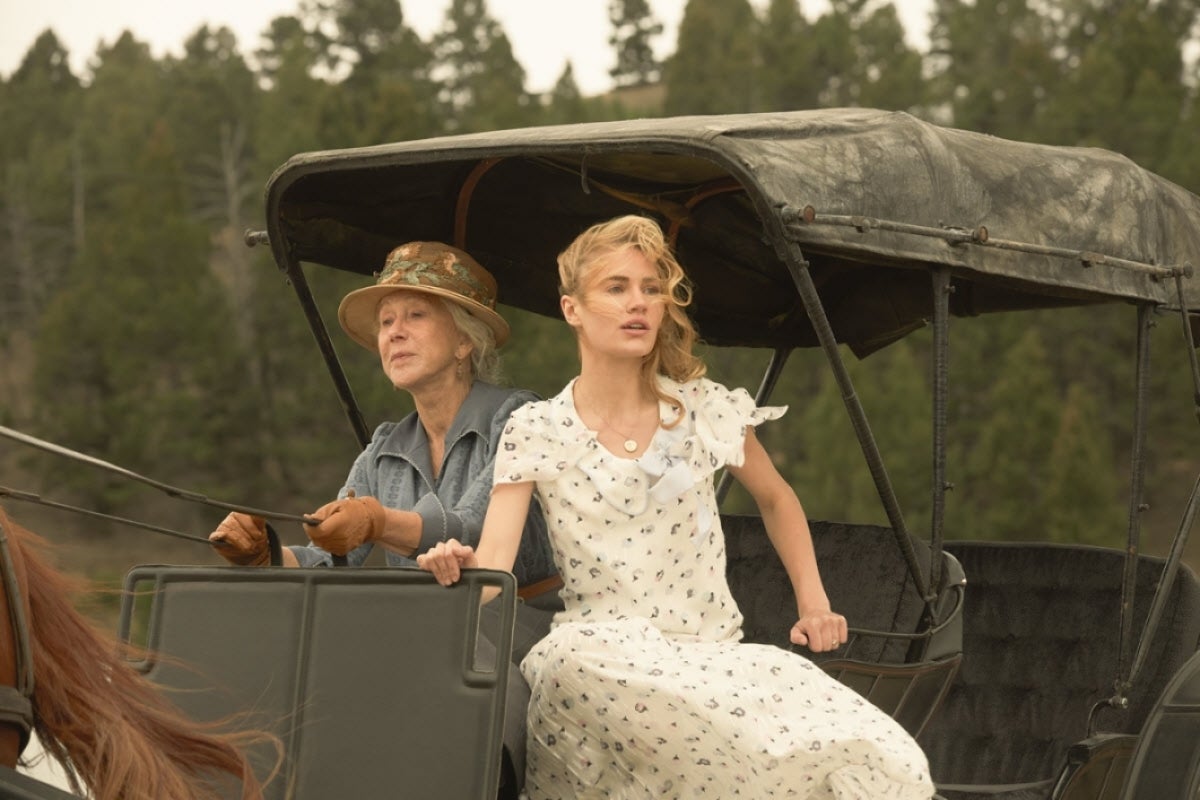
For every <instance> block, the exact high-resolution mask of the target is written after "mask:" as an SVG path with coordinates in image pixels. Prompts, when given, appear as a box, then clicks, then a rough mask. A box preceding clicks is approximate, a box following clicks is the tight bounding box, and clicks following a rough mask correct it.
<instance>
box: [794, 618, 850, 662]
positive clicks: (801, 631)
mask: <svg viewBox="0 0 1200 800" xmlns="http://www.w3.org/2000/svg"><path fill="white" fill-rule="evenodd" d="M848 638H849V633H848V631H847V626H846V618H845V617H843V616H842V615H841V614H838V613H835V612H833V611H830V610H829V609H818V610H815V611H806V612H804V613H803V614H801V615H800V619H799V620H798V621H797V622H796V624H795V625H793V626H792V631H791V640H792V643H793V644H800V645H807V646H808V649H809V650H812V651H813V652H814V653H823V652H825V651H827V650H836V649H837V648H838V647H840V646H841V645H842V644H844V643H845V642H846V640H847V639H848Z"/></svg>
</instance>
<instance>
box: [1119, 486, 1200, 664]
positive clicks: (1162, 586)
mask: <svg viewBox="0 0 1200 800" xmlns="http://www.w3.org/2000/svg"><path fill="white" fill-rule="evenodd" d="M1198 506H1200V477H1197V478H1196V482H1195V483H1194V484H1192V493H1191V494H1190V495H1188V502H1187V506H1186V507H1185V508H1184V511H1183V518H1182V519H1181V520H1180V521H1179V530H1178V531H1176V532H1175V538H1174V539H1173V540H1172V542H1171V552H1170V553H1169V554H1168V555H1167V563H1166V564H1164V565H1163V571H1162V575H1161V576H1160V577H1159V579H1158V585H1157V586H1156V587H1155V589H1154V600H1153V602H1152V603H1151V605H1150V613H1149V615H1148V616H1147V617H1146V626H1145V627H1144V628H1143V629H1142V636H1141V639H1139V641H1138V649H1137V654H1136V655H1135V656H1134V659H1133V667H1132V668H1131V669H1130V671H1129V684H1130V685H1132V684H1133V683H1134V681H1135V680H1136V679H1137V676H1138V673H1139V672H1141V669H1142V665H1143V664H1145V663H1146V656H1147V655H1148V654H1149V652H1150V643H1151V642H1152V641H1153V640H1154V634H1155V633H1156V632H1157V631H1158V626H1159V623H1160V622H1161V621H1162V615H1163V611H1164V609H1165V608H1166V606H1167V598H1168V597H1170V595H1171V587H1172V586H1173V585H1174V583H1175V576H1176V575H1177V574H1178V573H1179V562H1180V560H1181V559H1182V558H1183V550H1184V548H1185V547H1186V546H1187V541H1188V538H1189V536H1190V533H1191V530H1192V524H1193V523H1194V522H1195V521H1196V510H1197V507H1198Z"/></svg>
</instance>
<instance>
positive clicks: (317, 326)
mask: <svg viewBox="0 0 1200 800" xmlns="http://www.w3.org/2000/svg"><path fill="white" fill-rule="evenodd" d="M284 262H285V263H284V266H283V267H282V269H283V272H284V274H285V275H287V278H288V283H290V284H291V286H292V289H294V290H295V292H296V299H297V300H299V301H300V308H301V310H303V312H304V318H305V319H306V320H308V327H309V330H311V331H312V335H313V338H315V339H316V340H317V349H318V350H320V351H321V358H322V359H324V361H325V366H326V368H327V369H328V370H329V376H330V377H331V378H332V379H333V387H334V389H335V391H337V395H338V399H339V400H340V401H341V403H342V409H343V410H344V411H345V412H346V419H347V420H349V422H350V427H351V429H352V430H353V431H354V436H355V438H357V439H358V446H359V447H366V446H367V445H368V444H370V442H371V432H370V431H369V430H367V423H366V421H365V420H364V419H363V416H362V411H361V410H360V409H359V407H358V401H357V400H356V399H355V398H354V390H353V389H352V388H350V381H349V379H348V378H347V377H346V371H345V370H344V369H342V362H341V361H340V360H339V359H338V355H337V351H336V350H334V349H333V341H332V340H331V339H330V338H329V330H328V329H327V328H326V327H325V322H324V320H322V319H321V312H320V311H319V310H318V309H317V301H316V299H315V298H314V297H313V293H312V289H310V288H309V286H308V279H307V278H305V277H304V270H303V269H301V267H300V263H299V262H298V261H296V259H295V258H293V257H292V254H291V253H290V252H289V253H287V254H286V256H285V258H284Z"/></svg>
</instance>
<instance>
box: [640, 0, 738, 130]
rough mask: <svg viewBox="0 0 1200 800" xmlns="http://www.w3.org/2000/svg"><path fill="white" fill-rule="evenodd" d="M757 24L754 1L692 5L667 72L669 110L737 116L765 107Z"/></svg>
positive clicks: (708, 0)
mask: <svg viewBox="0 0 1200 800" xmlns="http://www.w3.org/2000/svg"><path fill="white" fill-rule="evenodd" d="M756 23H757V19H756V17H755V16H754V9H753V8H751V6H750V3H749V2H748V0H691V1H690V2H689V3H688V4H687V7H686V8H685V9H684V14H683V20H682V22H680V25H679V39H678V44H677V47H676V50H675V55H673V56H671V58H670V59H669V60H668V61H667V64H666V66H665V67H664V70H663V81H664V83H665V84H666V88H667V96H666V100H665V102H664V110H665V111H666V113H667V114H668V115H676V114H731V113H738V112H744V111H753V110H756V109H757V108H759V107H760V105H759V104H760V100H759V91H758V82H757V76H758V74H759V73H758V67H759V55H758V50H757V41H756V38H755V32H756Z"/></svg>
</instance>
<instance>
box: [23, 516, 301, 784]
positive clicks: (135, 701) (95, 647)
mask: <svg viewBox="0 0 1200 800" xmlns="http://www.w3.org/2000/svg"><path fill="white" fill-rule="evenodd" d="M0 525H2V526H3V532H4V533H5V534H7V537H8V542H9V555H10V557H11V558H12V560H13V562H14V567H15V572H16V575H17V582H18V584H20V585H21V589H22V590H23V592H22V595H23V597H24V598H25V599H26V614H25V617H26V620H27V625H28V628H29V638H30V645H31V651H32V656H33V676H34V687H35V688H34V695H33V709H34V730H35V731H36V732H37V735H38V738H39V739H40V740H41V743H42V747H43V748H44V749H45V750H46V752H47V753H49V754H50V755H52V756H54V757H55V758H56V759H58V760H59V761H60V762H62V763H63V764H64V765H65V766H67V772H68V773H69V774H70V773H73V774H70V779H71V782H72V784H73V787H74V790H75V791H76V792H77V793H80V792H82V791H83V789H84V788H86V789H87V790H88V791H89V792H90V796H92V797H94V798H96V800H117V799H118V798H120V800H201V799H203V800H207V799H208V798H218V797H220V796H221V795H220V794H219V793H218V790H217V786H216V785H215V784H214V783H213V782H212V779H213V778H214V775H216V774H220V773H225V774H227V775H230V776H233V778H235V779H237V780H240V781H241V784H242V798H243V800H261V798H262V796H263V794H262V785H261V784H260V782H259V781H258V779H257V778H256V777H255V775H254V773H253V771H252V770H251V768H250V766H249V764H248V762H247V758H246V756H245V755H244V750H245V748H247V747H249V746H252V745H255V744H261V743H271V744H274V745H275V746H276V751H277V752H279V742H278V739H277V738H276V737H274V736H272V735H271V734H269V733H265V732H260V731H240V732H233V733H229V732H223V731H222V730H220V729H219V727H218V724H204V723H198V722H195V721H193V720H191V719H189V718H187V717H186V716H184V714H183V713H182V712H180V711H179V710H178V709H176V708H175V707H174V706H173V705H172V704H171V703H170V702H169V701H168V700H167V699H166V697H165V696H164V695H163V694H161V693H160V691H159V690H158V689H157V688H156V687H155V686H154V684H152V683H151V682H150V681H148V680H147V679H146V678H145V677H144V676H142V675H141V674H140V673H138V672H137V671H136V670H135V669H134V668H133V667H132V666H131V665H130V664H129V660H128V657H127V656H128V654H129V652H130V650H131V648H129V647H128V646H126V645H124V644H123V643H121V642H119V641H118V640H117V638H116V637H115V636H105V635H103V634H101V633H100V632H99V631H98V630H97V629H96V628H95V627H94V626H93V625H92V624H91V623H90V622H89V621H88V620H87V619H86V618H85V617H84V616H83V615H82V614H80V613H79V611H77V610H76V609H75V607H74V606H73V605H72V604H71V598H72V597H73V596H76V595H78V594H80V592H81V589H82V586H81V585H80V583H79V582H77V581H75V580H72V579H70V578H68V577H67V576H65V575H63V574H62V573H60V572H58V571H57V570H55V569H54V568H53V567H51V566H50V564H49V562H48V561H46V560H45V559H44V556H43V553H44V552H45V551H46V550H48V549H49V545H48V544H47V543H46V541H45V540H44V539H42V538H41V537H39V536H37V535H36V534H34V533H33V532H31V531H29V530H26V529H25V528H22V527H21V526H19V525H17V524H16V523H14V522H12V520H11V519H10V518H9V517H8V516H7V515H6V514H5V513H4V510H3V509H2V508H0ZM2 580H3V578H2V575H0V581H2ZM15 655H16V647H15V645H14V635H13V631H12V629H11V626H10V624H9V614H8V602H7V598H6V596H5V593H4V592H3V591H0V684H3V683H8V684H12V683H13V681H14V680H15V674H16V661H15ZM18 742H19V735H18V731H17V730H16V729H15V728H8V729H6V727H5V726H3V725H0V762H3V763H5V764H7V765H8V766H10V767H15V766H16V760H17V754H18V752H19V743H18ZM272 777H273V773H272Z"/></svg>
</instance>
